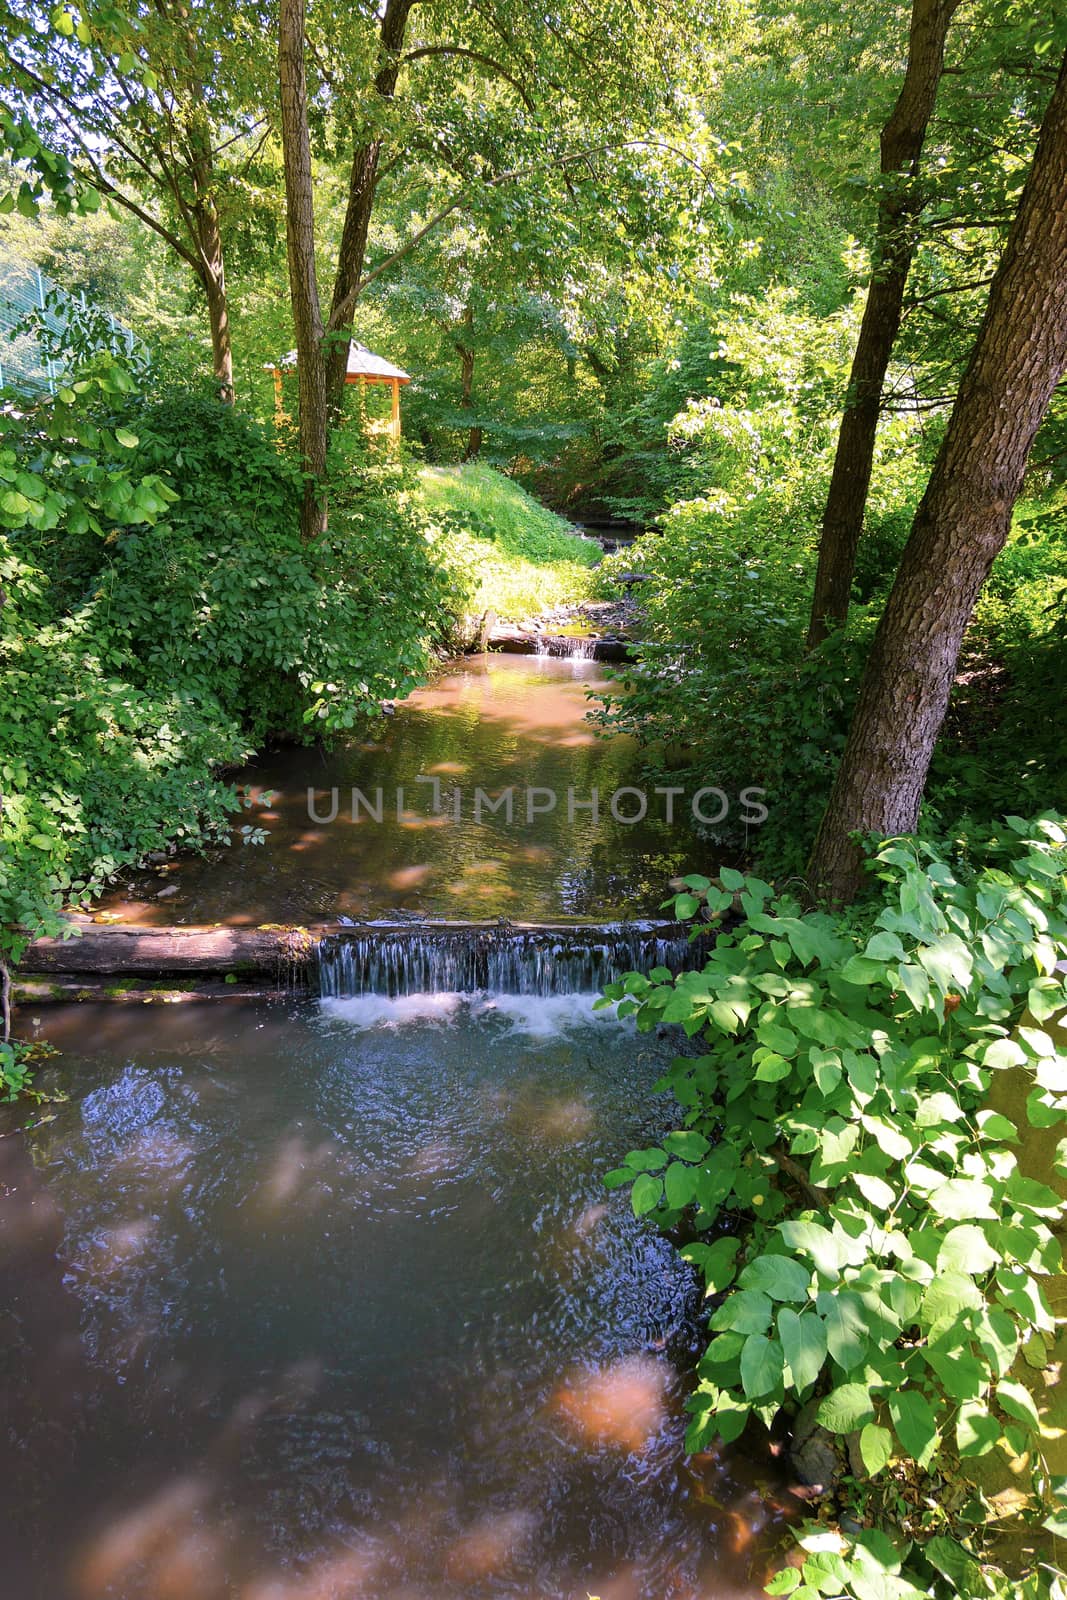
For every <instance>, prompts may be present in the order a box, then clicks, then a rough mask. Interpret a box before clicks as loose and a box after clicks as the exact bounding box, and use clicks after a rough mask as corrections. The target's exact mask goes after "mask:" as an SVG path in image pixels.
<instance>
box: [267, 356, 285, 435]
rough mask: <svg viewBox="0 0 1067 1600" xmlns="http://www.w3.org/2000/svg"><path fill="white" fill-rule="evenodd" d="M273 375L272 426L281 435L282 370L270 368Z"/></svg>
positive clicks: (283, 403)
mask: <svg viewBox="0 0 1067 1600" xmlns="http://www.w3.org/2000/svg"><path fill="white" fill-rule="evenodd" d="M270 370H271V372H272V373H273V374H274V426H275V427H276V428H277V430H278V432H279V433H281V431H282V428H283V427H284V425H285V402H284V400H283V398H282V369H281V368H280V367H271V369H270Z"/></svg>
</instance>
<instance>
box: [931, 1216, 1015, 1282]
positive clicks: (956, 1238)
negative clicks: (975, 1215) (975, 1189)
mask: <svg viewBox="0 0 1067 1600" xmlns="http://www.w3.org/2000/svg"><path fill="white" fill-rule="evenodd" d="M999 1261H1000V1255H999V1254H998V1252H997V1251H996V1250H994V1249H993V1246H992V1245H991V1244H990V1243H989V1240H988V1239H987V1238H986V1236H985V1234H984V1233H983V1232H982V1230H981V1228H979V1227H978V1225H977V1224H976V1223H973V1222H963V1223H960V1225H959V1227H957V1228H950V1229H949V1231H948V1233H946V1235H945V1237H944V1241H943V1242H942V1245H941V1249H940V1250H939V1251H938V1255H937V1270H938V1271H939V1272H966V1273H970V1274H971V1275H972V1276H974V1275H980V1274H982V1273H984V1272H989V1271H990V1270H991V1269H992V1268H993V1267H995V1266H996V1265H997V1264H998V1262H999Z"/></svg>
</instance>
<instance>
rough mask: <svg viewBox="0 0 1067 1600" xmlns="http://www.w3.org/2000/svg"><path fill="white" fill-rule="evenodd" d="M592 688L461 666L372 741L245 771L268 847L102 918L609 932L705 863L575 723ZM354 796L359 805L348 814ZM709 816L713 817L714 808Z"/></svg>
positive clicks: (566, 667) (142, 892)
mask: <svg viewBox="0 0 1067 1600" xmlns="http://www.w3.org/2000/svg"><path fill="white" fill-rule="evenodd" d="M605 681H606V680H605V677H604V672H603V669H602V668H601V667H599V666H597V664H596V663H595V662H591V661H584V660H571V659H564V660H558V659H554V658H552V657H547V656H509V655H503V654H501V655H485V656H471V657H468V658H466V659H465V660H463V661H461V662H458V663H455V664H453V665H452V666H451V667H449V669H448V670H447V672H446V674H445V675H444V676H442V677H441V678H440V679H439V680H438V681H437V683H435V684H434V685H432V686H431V687H429V688H425V689H420V690H418V691H416V693H415V694H413V695H412V696H411V697H410V699H408V700H407V701H405V702H404V703H403V704H402V705H400V706H399V707H398V709H397V711H396V714H395V716H393V717H391V718H390V719H389V721H388V722H387V723H386V725H385V726H384V727H383V728H382V730H381V732H380V734H379V735H378V736H376V737H375V738H373V739H370V740H368V741H366V742H360V741H355V740H353V741H350V742H348V743H345V744H341V745H338V746H337V747H336V748H335V749H334V750H332V751H329V752H326V753H323V752H321V751H318V750H306V749H299V750H291V749H290V750H282V751H275V752H272V753H270V754H267V755H265V756H264V757H263V758H262V759H261V760H259V761H258V762H257V763H256V764H255V765H253V766H251V767H248V768H246V769H245V770H243V771H242V772H241V773H240V774H239V775H238V781H239V782H241V783H242V784H243V785H245V786H246V788H247V789H248V790H249V792H250V793H251V795H252V796H253V798H254V800H255V801H256V805H255V808H254V809H253V810H252V811H250V812H247V813H243V814H242V815H241V816H240V818H239V819H238V821H239V822H247V823H251V824H254V825H257V826H261V827H262V828H264V829H265V830H267V834H268V837H267V841H266V843H264V844H261V845H251V846H242V845H240V844H234V845H233V846H231V847H230V848H229V849H228V850H223V851H216V852H212V854H211V856H210V857H209V858H207V859H203V858H190V859H185V860H181V861H180V862H178V863H177V864H175V865H173V866H169V867H168V868H166V869H165V871H164V872H163V873H159V874H157V873H145V874H140V875H137V876H135V877H134V878H133V879H132V880H131V881H130V882H129V883H128V884H127V885H126V886H125V887H124V889H123V890H122V891H121V892H120V893H117V894H113V895H111V896H110V897H109V898H108V899H106V900H105V901H103V902H102V906H101V909H104V910H109V911H113V912H117V913H119V914H121V915H122V916H123V918H124V920H127V921H137V922H142V923H151V924H171V923H194V924H195V923H210V922H227V923H230V924H233V925H236V926H255V925H258V924H260V923H263V922H284V923H302V924H306V923H315V922H322V921H331V920H333V919H335V918H338V917H348V918H351V919H353V920H360V919H365V918H375V917H393V916H397V915H399V916H401V917H409V916H410V917H412V918H417V917H429V918H442V917H447V918H462V919H469V918H474V919H482V918H496V917H507V918H509V919H511V920H513V921H527V922H546V921H547V922H552V921H558V920H560V919H564V920H566V919H578V920H581V919H589V918H592V919H594V920H596V921H598V922H605V921H611V920H613V919H615V918H618V917H625V916H634V915H646V914H648V913H650V912H654V911H655V910H656V909H657V908H658V907H659V905H660V904H661V902H662V901H663V898H664V894H665V885H666V883H667V881H668V879H669V878H671V877H672V876H673V875H674V874H676V873H679V872H685V871H698V870H708V867H709V864H710V865H711V866H714V862H711V863H709V860H708V856H709V847H708V846H707V845H706V844H701V843H700V842H699V841H697V840H696V838H695V837H694V834H693V831H692V823H691V809H690V808H691V800H692V797H691V796H688V797H686V796H677V797H675V799H674V800H673V801H671V800H668V798H667V797H666V796H664V795H662V794H660V795H657V794H656V793H655V792H654V789H653V787H652V786H651V785H645V784H644V783H643V782H642V780H641V779H640V777H638V776H637V766H638V756H637V750H636V747H635V745H634V744H633V742H632V741H631V740H630V739H628V738H626V737H623V736H614V737H611V738H603V737H600V736H598V733H597V731H596V729H595V728H594V727H593V726H592V725H591V724H590V723H589V722H588V721H587V720H586V713H587V710H588V709H589V704H590V699H589V697H590V693H591V691H593V690H595V689H597V688H599V687H602V686H603V684H604V683H605ZM420 780H422V781H420ZM709 781H713V780H709ZM435 782H436V784H438V785H439V786H440V787H439V788H438V789H435V786H434V785H435ZM309 789H310V790H311V791H312V805H311V809H310V810H309V801H308V791H309ZM353 789H358V790H359V791H360V793H361V794H362V796H364V797H365V801H366V803H364V801H362V800H361V801H357V804H356V818H355V820H353V814H352V813H353V807H352V791H353ZM620 789H628V790H630V791H631V792H629V793H627V794H623V795H620V796H618V798H617V799H616V811H617V812H618V813H619V815H620V816H622V817H626V818H629V817H634V816H636V815H638V813H639V812H640V810H641V808H642V802H644V803H645V804H646V805H647V814H646V816H645V817H644V819H643V820H641V821H638V822H635V823H631V822H629V821H619V820H617V819H616V817H615V816H613V815H612V812H611V801H612V798H613V796H616V795H617V791H619V790H620ZM635 789H636V790H637V791H639V792H637V793H634V792H633V791H634V790H635ZM478 790H481V791H482V795H483V798H482V799H481V800H480V801H479V799H478V795H477V791H478ZM508 790H511V791H512V801H511V816H510V818H509V816H508V810H507V805H508V802H507V799H506V793H507V791H508ZM594 790H595V791H596V792H597V800H598V814H597V816H596V818H594V816H593V813H592V812H591V810H590V809H589V802H590V801H591V799H592V796H593V791H594ZM264 797H268V799H267V801H266V802H265V801H264ZM335 797H336V802H337V815H336V817H335V818H334V819H333V820H316V818H321V819H327V818H329V816H330V813H331V811H332V809H333V804H334V799H335ZM398 797H399V798H398ZM729 798H730V803H731V806H732V807H734V808H735V809H736V808H737V807H738V805H739V801H738V800H737V799H736V798H735V797H732V796H731V797H729ZM435 800H437V801H439V802H440V809H438V810H435V809H434V806H435ZM572 802H573V803H572ZM491 803H499V807H500V808H499V809H498V810H496V811H493V810H491V809H490V804H491ZM709 805H710V806H712V808H713V812H712V814H714V812H715V811H716V810H717V809H718V808H719V805H720V802H718V801H710V802H706V803H705V810H707V808H708V806H709ZM379 806H380V820H378V817H377V812H378V810H379ZM668 809H669V810H670V811H671V812H672V813H673V821H672V822H668V820H667V813H668ZM712 853H713V852H712ZM161 889H162V890H164V891H166V892H164V894H163V896H162V898H158V897H159V895H160V891H161Z"/></svg>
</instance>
